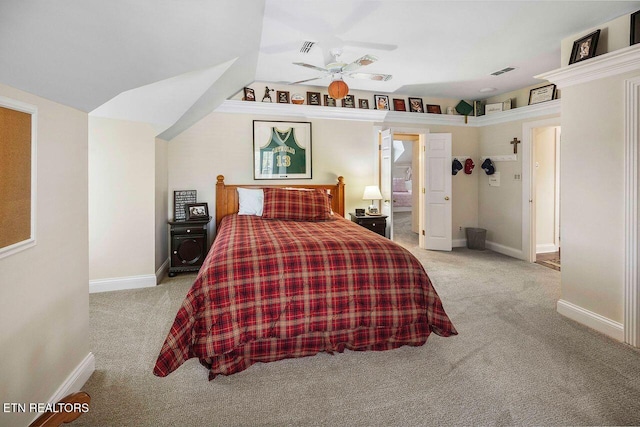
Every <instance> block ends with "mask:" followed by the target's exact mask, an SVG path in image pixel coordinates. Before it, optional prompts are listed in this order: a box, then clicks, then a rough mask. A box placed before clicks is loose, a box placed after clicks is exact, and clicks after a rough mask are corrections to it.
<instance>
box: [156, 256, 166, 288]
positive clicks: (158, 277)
mask: <svg viewBox="0 0 640 427" xmlns="http://www.w3.org/2000/svg"><path fill="white" fill-rule="evenodd" d="M167 270H169V258H167V259H166V260H165V262H163V263H162V265H161V266H160V268H159V269H158V271H156V283H160V282H161V281H162V278H163V277H164V275H165V274H167Z"/></svg>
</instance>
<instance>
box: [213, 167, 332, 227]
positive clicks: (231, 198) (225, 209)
mask: <svg viewBox="0 0 640 427" xmlns="http://www.w3.org/2000/svg"><path fill="white" fill-rule="evenodd" d="M238 187H241V188H267V187H270V188H321V189H324V190H329V192H330V193H331V195H332V196H333V197H332V198H331V201H332V206H331V207H332V209H333V211H334V212H335V213H337V214H340V215H341V216H344V178H343V177H341V176H339V177H338V182H337V183H336V184H327V185H319V184H302V185H301V184H294V185H292V184H283V185H272V184H270V185H255V184H249V185H229V184H225V182H224V176H222V175H218V182H217V183H216V230H217V229H218V226H219V225H220V221H222V218H224V217H225V216H226V215H230V214H234V213H237V212H238V208H239V204H238V190H237V188H238Z"/></svg>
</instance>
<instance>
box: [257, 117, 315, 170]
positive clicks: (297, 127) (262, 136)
mask: <svg viewBox="0 0 640 427" xmlns="http://www.w3.org/2000/svg"><path fill="white" fill-rule="evenodd" d="M253 177H254V179H311V122H284V121H264V120H254V121H253Z"/></svg>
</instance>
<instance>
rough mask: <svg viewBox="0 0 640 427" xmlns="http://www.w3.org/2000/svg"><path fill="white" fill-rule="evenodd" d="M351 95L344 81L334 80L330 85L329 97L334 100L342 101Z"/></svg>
mask: <svg viewBox="0 0 640 427" xmlns="http://www.w3.org/2000/svg"><path fill="white" fill-rule="evenodd" d="M348 93H349V86H347V84H346V83H345V82H344V81H342V79H338V80H334V81H332V82H331V84H330V85H329V96H330V97H332V98H333V99H342V98H344V97H345V96H347V94H348Z"/></svg>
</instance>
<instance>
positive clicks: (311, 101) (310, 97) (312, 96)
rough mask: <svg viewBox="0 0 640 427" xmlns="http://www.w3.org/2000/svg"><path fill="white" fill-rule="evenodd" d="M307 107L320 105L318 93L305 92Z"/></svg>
mask: <svg viewBox="0 0 640 427" xmlns="http://www.w3.org/2000/svg"><path fill="white" fill-rule="evenodd" d="M307 105H321V104H320V92H307Z"/></svg>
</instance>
